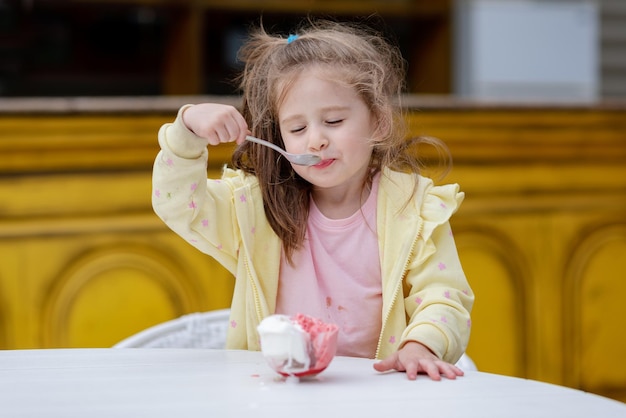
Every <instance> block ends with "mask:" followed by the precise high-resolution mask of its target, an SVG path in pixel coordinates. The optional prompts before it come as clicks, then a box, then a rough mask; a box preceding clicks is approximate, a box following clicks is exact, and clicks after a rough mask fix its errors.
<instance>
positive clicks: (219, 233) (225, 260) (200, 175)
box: [152, 105, 239, 273]
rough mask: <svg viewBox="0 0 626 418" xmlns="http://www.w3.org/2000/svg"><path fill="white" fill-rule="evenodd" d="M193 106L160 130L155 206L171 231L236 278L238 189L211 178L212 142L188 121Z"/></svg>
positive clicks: (154, 184)
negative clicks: (235, 200) (189, 126)
mask: <svg viewBox="0 0 626 418" xmlns="http://www.w3.org/2000/svg"><path fill="white" fill-rule="evenodd" d="M189 106H190V105H186V106H183V107H182V108H181V109H180V110H179V112H178V115H177V117H176V120H175V121H174V122H173V123H168V124H165V125H163V126H162V127H161V129H160V130H159V134H158V140H159V145H160V147H161V150H160V152H159V153H158V155H157V157H156V160H155V162H154V167H153V173H152V207H153V209H154V211H155V213H156V214H157V215H158V216H159V217H160V218H161V219H162V220H163V221H164V222H165V224H167V226H168V227H169V228H170V229H172V230H173V231H174V232H176V233H177V234H178V235H180V236H181V237H182V238H184V239H185V240H186V241H188V242H189V243H190V244H192V245H193V246H194V247H196V248H198V249H199V250H200V251H202V252H204V253H206V254H208V255H210V256H212V257H214V258H215V259H216V260H217V261H218V262H220V263H221V264H222V265H224V266H225V267H226V268H227V269H228V270H229V271H230V272H231V273H234V272H235V269H236V262H237V261H236V257H237V249H238V245H239V240H238V238H237V237H238V236H239V234H238V232H237V228H238V227H237V222H236V219H235V215H234V213H235V212H234V205H233V185H232V183H231V182H230V181H228V180H226V179H224V180H222V179H216V180H212V179H207V161H208V150H207V143H206V141H205V140H204V139H202V138H200V137H198V136H196V135H195V134H194V133H193V132H191V131H190V130H189V129H187V127H186V126H185V125H184V123H183V122H182V113H183V112H184V111H185V109H186V108H187V107H189Z"/></svg>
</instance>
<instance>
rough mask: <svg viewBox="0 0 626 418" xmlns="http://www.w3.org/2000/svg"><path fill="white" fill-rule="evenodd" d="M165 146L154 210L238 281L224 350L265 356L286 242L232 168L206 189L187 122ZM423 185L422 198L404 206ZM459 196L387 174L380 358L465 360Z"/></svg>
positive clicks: (255, 187) (381, 229) (380, 210)
mask: <svg viewBox="0 0 626 418" xmlns="http://www.w3.org/2000/svg"><path fill="white" fill-rule="evenodd" d="M183 109H184V108H183ZM183 109H181V112H182V110H183ZM181 112H179V115H180V114H181ZM159 144H160V146H161V152H160V153H159V154H158V156H157V158H156V161H155V164H154V172H153V207H154V210H155V212H156V213H157V214H158V216H159V217H160V218H161V219H162V220H163V221H164V222H165V223H166V224H167V225H168V226H169V227H170V228H171V229H172V230H173V231H175V232H176V233H177V234H179V235H180V236H181V237H183V238H184V239H186V240H187V241H188V242H189V243H190V244H192V245H193V246H195V247H196V248H198V249H199V250H200V251H202V252H204V253H206V254H208V255H210V256H212V257H214V258H215V259H216V260H217V261H218V262H220V263H221V264H222V265H223V266H224V267H225V268H227V269H228V270H229V271H230V272H231V273H232V274H233V275H234V276H235V278H236V279H235V289H234V294H233V300H232V305H231V328H230V331H229V334H228V340H227V347H228V348H237V349H249V350H259V349H260V347H259V341H258V335H257V332H256V327H257V325H258V324H259V323H260V321H261V320H262V319H263V318H264V317H266V316H268V315H271V314H272V313H274V309H275V305H276V291H277V288H278V275H279V266H280V258H281V242H280V240H279V238H278V237H277V235H276V234H275V233H274V231H273V230H272V228H271V227H270V225H269V223H268V222H267V220H266V217H265V212H264V210H263V201H262V198H261V192H260V189H259V184H258V181H257V179H256V177H254V176H249V175H246V174H244V173H243V172H240V171H235V170H232V169H225V170H224V173H223V176H222V178H221V179H215V180H213V179H209V180H207V178H206V166H207V159H208V150H207V147H206V146H205V142H204V141H203V140H202V139H200V138H198V137H196V136H195V135H194V134H193V133H192V132H191V131H189V130H188V129H187V128H186V127H185V126H184V124H183V123H182V121H181V119H180V116H179V117H178V118H177V119H176V121H174V123H171V124H166V125H164V126H163V127H162V128H161V130H160V131H159ZM416 180H417V181H418V188H417V193H416V194H415V195H414V196H413V197H412V198H411V199H410V200H409V202H408V204H406V202H407V199H408V198H409V196H410V193H411V191H412V190H413V185H414V183H415V181H416ZM458 189H459V188H458V185H445V186H434V185H433V182H432V181H431V180H430V179H428V178H425V177H421V176H418V177H415V176H412V175H408V174H402V173H398V172H394V171H390V170H385V171H383V175H382V176H381V179H380V185H379V192H378V202H377V204H378V207H377V231H378V235H379V253H380V264H381V269H382V280H383V283H382V293H383V311H382V318H383V322H382V330H381V333H380V337H379V342H378V348H377V350H376V358H384V357H387V356H388V355H390V354H392V353H393V352H394V351H396V350H397V349H398V348H399V347H400V346H402V344H403V343H405V342H407V341H419V342H421V343H423V344H424V345H426V346H428V347H429V348H430V349H431V350H432V351H433V352H434V353H435V354H436V355H437V356H439V357H440V358H442V359H444V360H446V361H448V362H451V363H455V362H456V361H457V360H458V359H459V357H460V356H461V355H462V354H463V352H464V351H465V348H466V346H467V343H468V340H469V335H470V327H471V323H470V311H471V308H472V304H473V301H474V296H473V293H472V290H471V289H470V286H469V284H468V283H467V280H466V279H465V275H464V273H463V270H462V268H461V264H460V262H459V258H458V254H457V250H456V246H455V243H454V239H453V237H452V233H451V229H450V225H449V218H450V216H451V215H452V214H453V213H454V212H456V210H457V208H458V206H459V204H460V203H461V202H462V200H463V197H464V195H463V193H461V192H459V191H458Z"/></svg>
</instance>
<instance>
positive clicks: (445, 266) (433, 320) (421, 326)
mask: <svg viewBox="0 0 626 418" xmlns="http://www.w3.org/2000/svg"><path fill="white" fill-rule="evenodd" d="M463 197H464V195H463V193H460V192H459V191H458V186H457V185H446V186H431V187H429V188H428V190H427V191H426V193H425V195H424V198H423V204H422V208H421V217H422V221H423V223H422V230H421V233H420V236H421V237H420V238H421V239H420V240H419V241H418V242H419V244H418V246H417V247H418V248H416V256H415V257H414V259H413V261H412V263H411V266H410V268H409V270H408V274H407V277H406V280H405V300H404V303H405V309H406V312H407V315H408V318H409V323H408V326H407V328H406V329H405V331H404V333H403V336H402V340H401V344H404V343H406V342H408V341H418V342H420V343H422V344H424V345H426V346H427V347H428V348H429V349H430V350H432V351H433V352H434V353H435V355H437V356H438V357H439V358H441V359H443V360H445V361H448V362H450V363H455V362H456V361H457V360H458V359H459V358H460V357H461V355H462V354H463V353H464V351H465V349H466V347H467V343H468V341H469V335H470V328H471V320H470V312H471V309H472V305H473V302H474V295H473V293H472V290H471V288H470V286H469V284H468V282H467V280H466V278H465V274H464V272H463V269H462V267H461V262H460V260H459V256H458V253H457V249H456V245H455V242H454V238H453V236H452V230H451V228H450V223H449V218H450V217H451V216H452V214H453V213H454V212H456V210H457V208H458V206H459V205H460V203H461V202H462V200H463Z"/></svg>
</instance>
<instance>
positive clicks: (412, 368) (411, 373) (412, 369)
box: [404, 362, 419, 380]
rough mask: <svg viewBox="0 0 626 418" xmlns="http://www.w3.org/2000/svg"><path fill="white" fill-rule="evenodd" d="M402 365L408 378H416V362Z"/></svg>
mask: <svg viewBox="0 0 626 418" xmlns="http://www.w3.org/2000/svg"><path fill="white" fill-rule="evenodd" d="M404 367H405V369H406V377H407V378H408V379H409V380H415V379H417V373H418V371H419V365H418V363H417V362H409V363H408V364H406V365H405V366H404Z"/></svg>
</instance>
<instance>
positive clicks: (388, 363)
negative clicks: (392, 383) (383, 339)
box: [374, 357, 396, 372]
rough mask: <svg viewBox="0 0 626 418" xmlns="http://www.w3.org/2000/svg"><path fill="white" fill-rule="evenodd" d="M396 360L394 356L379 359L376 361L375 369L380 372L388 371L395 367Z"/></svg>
mask: <svg viewBox="0 0 626 418" xmlns="http://www.w3.org/2000/svg"><path fill="white" fill-rule="evenodd" d="M395 365H396V360H395V358H394V357H388V358H386V359H383V360H381V361H379V362H378V363H374V369H375V370H377V371H379V372H386V371H388V370H392V369H395Z"/></svg>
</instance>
